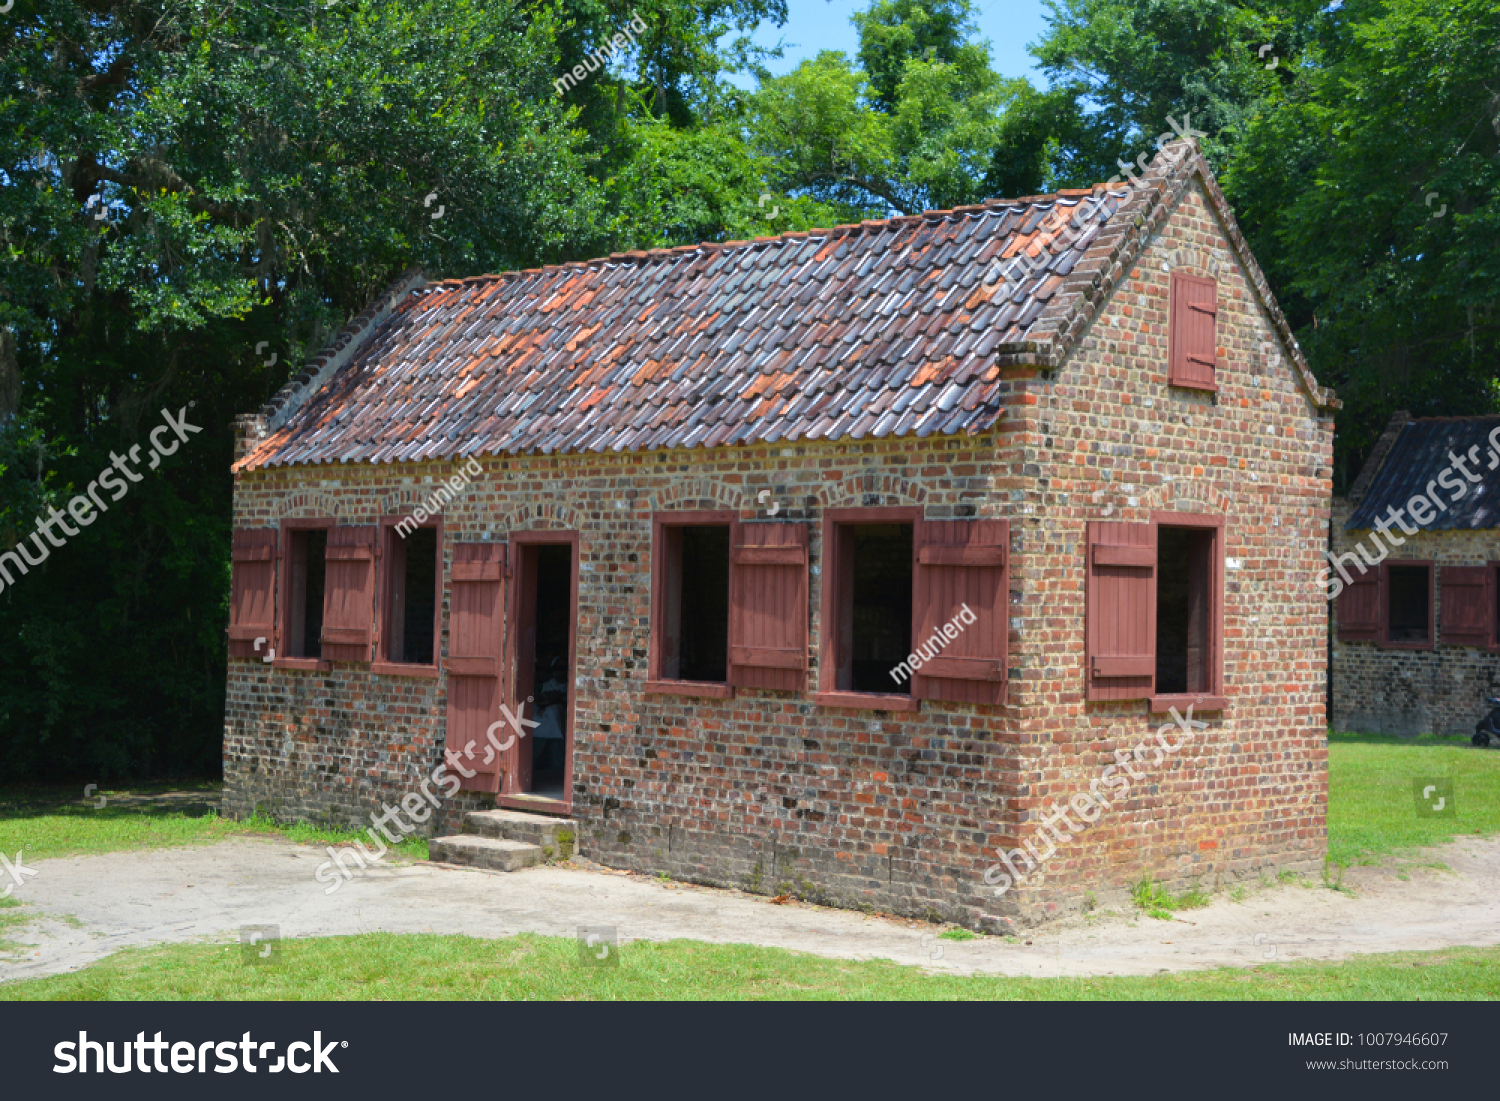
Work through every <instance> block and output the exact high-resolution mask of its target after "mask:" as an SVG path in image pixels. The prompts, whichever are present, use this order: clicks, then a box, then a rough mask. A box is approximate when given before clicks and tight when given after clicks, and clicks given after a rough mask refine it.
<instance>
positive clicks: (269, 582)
mask: <svg viewBox="0 0 1500 1101" xmlns="http://www.w3.org/2000/svg"><path fill="white" fill-rule="evenodd" d="M278 535H279V533H278V532H277V530H276V529H275V528H250V529H242V530H240V531H237V532H235V533H234V542H233V544H232V548H231V550H230V553H229V559H230V581H229V656H230V657H232V658H251V657H262V658H263V657H266V656H267V655H269V654H270V652H271V649H272V648H273V647H274V646H275V645H276V544H277V538H278ZM258 638H263V639H265V640H266V641H265V642H263V643H261V645H260V649H259V650H257V649H256V648H255V640H256V639H258Z"/></svg>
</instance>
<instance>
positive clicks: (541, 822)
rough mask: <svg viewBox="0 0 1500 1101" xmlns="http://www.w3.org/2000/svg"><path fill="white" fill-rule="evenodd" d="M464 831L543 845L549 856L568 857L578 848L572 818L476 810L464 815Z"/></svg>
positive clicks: (546, 855)
mask: <svg viewBox="0 0 1500 1101" xmlns="http://www.w3.org/2000/svg"><path fill="white" fill-rule="evenodd" d="M463 828H464V833H466V834H477V835H478V836H480V837H494V838H504V839H506V840H509V841H525V842H528V843H530V844H532V845H539V846H540V847H541V849H542V852H543V854H544V856H545V858H546V859H548V860H553V859H556V860H567V859H568V858H569V857H570V856H572V855H573V853H575V852H577V851H578V827H577V826H576V825H575V824H574V822H573V820H572V819H571V818H549V817H546V816H545V815H540V814H527V813H526V812H525V811H519V810H475V811H470V812H469V813H468V814H466V815H464V827H463Z"/></svg>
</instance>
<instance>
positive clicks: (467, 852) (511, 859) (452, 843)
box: [427, 833, 546, 872]
mask: <svg viewBox="0 0 1500 1101" xmlns="http://www.w3.org/2000/svg"><path fill="white" fill-rule="evenodd" d="M427 859H428V860H431V861H433V862H434V863H437V864H463V865H466V866H468V867H471V868H488V869H489V870H490V871H493V872H516V871H520V870H521V869H522V868H530V867H532V866H533V865H536V864H540V863H541V862H542V861H543V860H545V859H546V857H544V856H543V855H542V847H541V846H540V845H530V844H527V843H526V842H525V841H510V840H506V839H499V838H494V837H476V836H474V835H473V834H472V833H461V834H455V835H454V836H452V837H439V838H436V839H434V840H432V841H429V842H427Z"/></svg>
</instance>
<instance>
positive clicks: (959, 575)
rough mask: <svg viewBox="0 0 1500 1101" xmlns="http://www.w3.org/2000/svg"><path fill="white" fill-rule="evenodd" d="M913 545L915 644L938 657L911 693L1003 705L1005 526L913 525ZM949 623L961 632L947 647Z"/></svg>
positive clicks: (1007, 527)
mask: <svg viewBox="0 0 1500 1101" xmlns="http://www.w3.org/2000/svg"><path fill="white" fill-rule="evenodd" d="M917 539H918V547H917V586H916V590H917V591H916V601H915V604H914V611H915V615H914V616H913V617H912V618H913V619H914V620H915V623H916V628H917V629H916V632H915V635H914V637H913V639H912V646H913V648H915V647H919V646H925V647H926V648H927V649H928V650H929V651H931V650H936V651H937V654H936V656H934V657H932V658H930V659H924V660H923V661H922V670H921V672H920V673H916V674H914V675H913V677H912V695H913V696H914V697H915V698H917V699H924V700H951V701H953V702H954V703H991V704H996V703H1004V702H1005V657H1006V650H1007V649H1008V646H1007V643H1008V641H1009V638H1010V631H1009V623H1008V611H1009V591H1010V583H1009V576H1010V571H1009V569H1008V568H1007V558H1008V555H1007V550H1008V548H1009V545H1010V522H1009V521H1007V520H928V521H924V522H922V523H920V524H918V525H917ZM955 617H957V618H956V619H955ZM949 625H951V626H952V628H953V629H955V630H956V631H957V632H958V635H957V637H956V638H954V639H952V640H951V641H949V640H948V638H947V637H946V636H945V635H944V634H943V628H944V627H945V626H949Z"/></svg>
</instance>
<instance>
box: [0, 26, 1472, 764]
mask: <svg viewBox="0 0 1500 1101" xmlns="http://www.w3.org/2000/svg"><path fill="white" fill-rule="evenodd" d="M1050 6H1051V9H1052V15H1051V19H1050V22H1049V27H1048V30H1047V32H1046V33H1045V34H1044V36H1043V38H1042V40H1041V41H1040V42H1038V43H1036V44H1035V45H1034V47H1033V52H1034V53H1035V55H1036V56H1037V58H1038V59H1039V60H1040V62H1041V63H1042V67H1043V70H1044V72H1045V73H1046V74H1047V77H1048V82H1049V85H1048V87H1045V88H1038V87H1034V86H1033V85H1032V84H1031V83H1029V82H1028V81H1025V80H1009V79H1006V78H1003V77H1001V76H1000V75H998V74H997V73H995V72H994V71H993V69H992V68H991V66H990V63H989V51H988V46H987V44H986V43H984V42H983V41H981V40H980V39H979V38H978V32H977V28H976V26H975V22H974V15H975V11H976V8H975V6H974V3H973V0H869V3H868V5H867V6H866V7H865V8H864V10H862V11H860V12H858V13H857V14H856V15H855V17H854V22H855V25H856V28H857V31H858V35H859V47H858V50H857V51H856V55H855V56H854V57H853V58H850V57H847V56H845V55H842V54H839V53H833V52H825V53H822V54H819V55H818V56H816V57H814V58H812V59H810V60H807V61H805V62H803V63H802V64H801V65H799V66H798V67H796V68H795V69H794V70H793V71H791V72H790V73H787V74H785V75H783V76H779V77H775V76H772V75H771V74H770V72H769V71H768V70H767V69H766V68H765V64H766V62H767V61H768V60H769V58H771V57H774V56H776V51H775V50H765V49H760V48H757V47H754V46H752V45H751V43H750V41H749V39H748V37H747V36H748V34H749V33H750V32H751V31H752V30H754V29H755V28H756V27H758V26H760V25H763V24H765V23H767V22H769V23H773V24H774V23H780V22H781V21H783V20H784V18H785V14H786V7H785V0H698V2H696V3H683V2H681V0H640V2H627V0H399V2H398V0H317V2H311V3H302V4H296V5H292V4H284V3H281V2H280V0H270V2H265V0H257V2H255V3H249V4H244V5H233V4H230V5H222V4H221V5H212V4H209V3H207V2H206V0H88V2H87V3H85V2H83V0H16V2H15V5H14V7H13V8H12V9H11V10H10V11H9V12H7V13H5V14H3V15H0V29H3V31H4V34H3V36H0V119H3V125H0V243H3V246H4V251H3V255H0V551H4V550H7V549H9V548H11V547H13V546H14V545H15V544H16V542H17V541H18V540H20V539H23V538H28V537H29V536H30V533H31V531H32V526H33V524H34V523H35V518H36V517H37V516H38V515H47V514H48V510H50V509H52V508H54V507H58V506H61V505H63V504H65V502H67V501H68V500H69V499H70V498H71V497H72V496H73V495H75V494H77V493H80V492H84V491H86V489H87V487H88V485H89V483H90V482H91V481H92V480H93V479H94V478H95V477H96V476H97V475H98V473H99V472H100V471H101V470H102V469H103V468H104V467H106V466H107V465H109V464H110V463H111V462H112V461H113V456H115V455H127V454H129V452H130V449H131V448H132V447H136V446H142V445H144V444H145V438H146V433H148V432H149V431H150V430H151V429H152V428H153V427H155V426H156V425H157V424H158V423H159V422H160V420H161V416H162V412H161V411H162V410H163V409H168V410H171V411H172V412H173V413H174V415H175V414H176V412H177V411H178V410H179V409H187V410H188V419H189V421H190V422H191V423H192V424H194V425H198V426H201V427H202V429H203V431H202V432H201V433H199V434H196V435H193V436H192V437H191V438H190V439H189V441H188V442H187V443H185V444H184V445H183V446H182V448H181V449H180V450H179V451H178V452H177V454H175V455H173V456H171V457H169V458H167V459H166V460H165V461H163V462H162V463H161V464H160V467H159V468H158V469H156V470H149V471H146V472H145V476H144V477H143V480H142V481H141V482H139V483H132V484H131V487H130V492H129V494H128V496H126V497H125V498H123V499H122V500H120V501H118V502H116V503H114V504H113V505H112V506H111V509H110V511H109V512H108V513H107V514H105V515H101V516H98V517H97V518H96V520H95V522H94V523H92V524H90V525H88V526H85V527H82V528H81V530H79V532H78V534H77V535H76V536H73V537H70V538H69V539H68V541H67V545H66V546H64V547H61V548H56V547H52V548H49V549H50V553H49V557H48V558H47V560H46V561H45V562H44V563H43V564H42V565H40V566H38V567H36V568H34V569H32V570H31V572H30V573H29V574H26V575H22V576H14V574H15V571H14V570H12V574H13V576H12V579H11V581H10V582H8V583H7V584H6V585H5V587H4V588H3V590H0V769H4V770H5V772H6V774H7V775H23V776H27V777H42V776H47V775H56V776H62V775H65V774H66V775H70V776H78V777H85V778H87V779H94V780H98V781H104V780H106V779H108V778H110V777H113V776H124V775H140V774H146V773H154V774H170V773H174V772H175V773H185V772H202V771H211V770H212V769H213V768H214V767H215V766H216V764H217V760H218V755H219V738H220V732H221V730H222V720H223V693H224V681H225V676H224V671H225V645H224V625H225V622H226V619H227V609H226V606H225V605H226V598H227V587H228V561H227V558H228V542H229V530H230V501H231V482H230V477H229V473H228V471H229V466H230V462H231V459H232V455H231V448H232V434H231V431H230V422H231V419H232V417H233V416H234V415H236V414H239V413H244V412H249V411H251V410H253V409H255V408H256V407H258V406H259V405H260V404H261V403H262V402H263V401H264V400H265V399H266V398H267V397H268V396H269V395H270V394H272V393H273V392H274V391H275V390H276V389H277V388H278V387H279V386H280V385H281V384H282V383H283V382H284V381H285V380H286V379H287V377H288V376H289V375H290V374H291V373H294V372H295V371H297V370H298V369H300V367H301V365H302V364H303V363H304V362H305V361H306V359H307V358H308V357H309V356H310V355H312V354H313V353H315V352H316V350H318V349H319V348H320V347H321V346H322V345H323V344H324V343H325V342H326V341H327V339H328V338H329V337H330V335H331V334H332V333H334V332H335V331H336V330H337V328H338V327H339V326H340V325H341V324H343V323H344V321H345V320H347V319H348V318H349V317H350V316H351V315H353V314H354V313H356V312H358V311H359V310H361V309H363V308H364V307H365V306H366V305H367V304H368V303H369V301H370V300H371V298H372V297H373V296H374V295H375V294H376V293H377V292H378V291H379V290H380V289H381V288H382V287H384V286H385V285H386V284H388V283H389V281H390V280H391V279H392V278H393V277H394V276H395V275H396V274H397V273H398V272H399V271H401V270H402V269H404V268H406V267H408V266H410V265H412V264H419V265H421V266H422V267H423V268H424V269H425V270H426V271H427V272H428V273H429V274H430V275H434V276H445V275H467V274H472V273H474V272H479V271H495V270H503V269H506V268H514V267H519V266H528V265H533V264H536V263H541V262H550V261H556V260H565V259H575V258H581V257H586V256H594V255H599V254H602V253H605V252H610V251H618V250H623V249H634V248H649V247H662V246H673V245H681V244H688V243H693V242H697V241H702V240H725V239H731V238H744V237H754V236H762V235H766V234H771V233H779V232H782V231H785V230H790V229H808V228H813V227H816V226H820V225H829V224H833V223H837V222H847V221H854V220H858V219H861V218H868V217H878V216H883V215H886V214H889V213H892V212H899V213H912V212H917V211H921V210H924V209H934V208H942V207H951V206H955V205H961V204H965V203H970V202H976V201H979V200H981V199H984V198H987V197H991V196H1006V195H1010V196H1014V195H1022V194H1034V193H1038V192H1042V191H1049V190H1054V189H1056V188H1059V187H1069V186H1085V185H1088V184H1091V183H1094V182H1097V181H1101V180H1107V179H1109V178H1110V177H1111V176H1114V175H1116V174H1117V173H1119V172H1120V171H1121V166H1122V164H1124V165H1130V164H1133V163H1134V162H1135V161H1136V159H1137V157H1138V156H1140V155H1141V154H1143V153H1144V154H1150V153H1152V152H1153V151H1154V139H1155V137H1156V135H1158V134H1161V133H1163V132H1165V131H1168V129H1169V117H1170V118H1173V119H1176V120H1178V121H1179V123H1183V124H1186V123H1188V122H1189V121H1190V123H1191V125H1192V127H1193V128H1194V129H1196V130H1200V131H1205V132H1207V137H1206V138H1204V139H1203V140H1202V145H1203V148H1204V150H1205V151H1206V153H1207V155H1208V157H1209V159H1210V161H1211V163H1212V164H1213V165H1214V167H1215V169H1216V171H1217V172H1218V173H1219V177H1220V179H1221V181H1222V182H1223V184H1224V186H1225V189H1226V192H1227V193H1228V195H1229V198H1230V200H1231V203H1232V204H1233V206H1234V208H1235V211H1236V213H1237V217H1238V219H1239V222H1240V225H1241V228H1242V229H1243V230H1244V231H1245V233H1246V235H1247V237H1248V238H1249V240H1250V242H1251V245H1252V248H1253V249H1254V251H1255V253H1256V255H1257V257H1258V258H1259V260H1260V262H1261V264H1262V265H1263V266H1264V267H1265V268H1266V270H1267V274H1268V276H1269V278H1270V280H1271V283H1272V286H1273V288H1274V290H1275V291H1276V294H1277V296H1278V299H1279V300H1280V302H1281V304H1282V306H1283V308H1284V309H1285V310H1286V313H1287V315H1288V317H1289V318H1290V319H1291V321H1292V323H1293V326H1294V328H1295V329H1296V330H1297V332H1298V336H1299V339H1300V340H1301V342H1302V344H1303V346H1304V348H1305V349H1306V350H1307V351H1308V353H1309V356H1310V358H1311V359H1312V363H1313V366H1314V369H1315V370H1316V372H1317V373H1318V375H1319V377H1320V378H1321V379H1322V380H1323V381H1326V382H1328V383H1330V384H1332V385H1334V386H1335V387H1337V388H1338V389H1339V391H1340V393H1341V395H1342V396H1343V398H1344V400H1345V402H1346V407H1345V409H1344V410H1343V412H1342V413H1341V414H1340V417H1339V435H1338V437H1337V440H1338V443H1337V448H1338V462H1339V468H1338V472H1339V475H1340V476H1341V477H1342V478H1345V479H1347V478H1348V477H1351V476H1352V475H1353V473H1354V471H1355V470H1356V469H1357V466H1358V463H1359V461H1360V460H1362V458H1363V456H1364V453H1365V451H1366V449H1367V448H1368V445H1369V443H1370V442H1371V441H1372V440H1373V438H1374V436H1375V434H1376V433H1378V431H1379V429H1380V427H1381V426H1382V425H1383V424H1384V422H1385V421H1386V419H1387V418H1388V416H1389V414H1390V412H1391V411H1393V410H1394V409H1396V408H1402V407H1405V408H1410V409H1412V410H1413V411H1414V412H1417V413H1425V414H1438V413H1477V412H1486V411H1491V410H1494V409H1496V408H1500V395H1497V388H1496V370H1495V364H1496V359H1497V352H1500V347H1497V333H1500V325H1497V311H1496V301H1495V298H1496V291H1495V288H1496V287H1497V285H1500V281H1497V278H1496V277H1497V272H1496V270H1495V268H1496V266H1497V264H1500V259H1497V257H1500V239H1497V238H1500V211H1497V208H1496V203H1495V201H1494V200H1495V192H1496V188H1497V184H1500V180H1497V172H1500V91H1497V90H1496V88H1495V81H1494V69H1495V66H1494V59H1495V57H1496V56H1497V55H1500V0H1450V2H1448V3H1445V4H1443V5H1433V4H1431V3H1428V2H1426V0H1346V2H1344V3H1342V4H1338V3H1335V4H1330V3H1327V2H1326V0H1051V4H1050ZM632 20H634V21H635V22H634V23H632ZM627 28H630V29H631V34H632V40H631V41H630V42H629V43H627V44H626V46H625V48H623V49H620V50H618V51H616V52H614V53H613V54H612V56H611V57H609V58H606V59H604V61H603V62H602V63H601V62H600V54H599V51H601V50H603V49H605V48H606V47H610V48H613V46H614V45H616V44H617V43H618V42H619V41H620V40H617V39H616V38H615V36H616V35H619V34H622V33H623V32H625V31H626V29H627ZM642 28H644V29H642ZM586 60H588V61H589V62H590V64H589V65H586V66H585V67H586V68H587V69H588V75H587V77H586V79H584V80H582V81H580V82H578V83H577V85H576V86H575V87H571V88H568V89H567V90H566V91H565V92H564V93H563V94H559V93H558V92H557V90H556V89H555V87H554V81H556V80H557V79H558V78H559V77H561V76H562V75H563V74H566V73H571V72H572V71H573V69H574V67H575V66H577V65H579V64H583V63H584V62H585V61H586ZM747 75H749V76H753V77H754V79H755V87H754V88H753V89H748V90H747V89H744V88H741V87H739V86H737V85H736V83H735V82H734V80H732V79H731V78H739V79H744V78H745V77H746V76H747Z"/></svg>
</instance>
